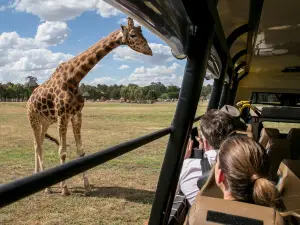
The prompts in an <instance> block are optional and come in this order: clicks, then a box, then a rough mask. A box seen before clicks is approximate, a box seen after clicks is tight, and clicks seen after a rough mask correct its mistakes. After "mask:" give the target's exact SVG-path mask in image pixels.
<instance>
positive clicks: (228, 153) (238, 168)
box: [215, 136, 280, 208]
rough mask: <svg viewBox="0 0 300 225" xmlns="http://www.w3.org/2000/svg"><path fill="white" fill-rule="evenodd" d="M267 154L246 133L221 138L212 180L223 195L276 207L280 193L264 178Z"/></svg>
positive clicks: (227, 197) (267, 166) (232, 198)
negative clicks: (222, 140)
mask: <svg viewBox="0 0 300 225" xmlns="http://www.w3.org/2000/svg"><path fill="white" fill-rule="evenodd" d="M269 168H270V162H269V157H268V155H267V153H266V151H265V149H263V147H261V145H259V144H258V143H257V142H255V141H254V140H253V139H251V138H248V137H246V136H233V137H229V138H228V139H227V140H225V141H224V142H223V143H222V145H221V147H220V152H219V155H218V158H217V163H216V165H215V180H216V184H217V185H218V187H219V188H220V189H221V190H222V192H223V194H224V199H228V200H237V201H242V202H248V203H254V204H257V205H262V206H270V207H274V208H278V203H279V202H280V201H279V200H280V196H279V194H278V192H277V189H276V186H275V185H274V184H273V183H272V182H271V181H269V180H268V179H267V177H268V173H269Z"/></svg>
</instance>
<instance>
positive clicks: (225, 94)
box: [219, 68, 233, 109]
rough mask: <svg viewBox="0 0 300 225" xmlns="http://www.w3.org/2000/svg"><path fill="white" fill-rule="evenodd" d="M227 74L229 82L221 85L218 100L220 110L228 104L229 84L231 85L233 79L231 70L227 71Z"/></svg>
mask: <svg viewBox="0 0 300 225" xmlns="http://www.w3.org/2000/svg"><path fill="white" fill-rule="evenodd" d="M227 74H228V76H229V81H228V83H224V85H223V89H222V94H221V99H220V103H219V109H221V108H222V107H223V106H224V105H225V104H228V95H229V90H230V84H231V80H232V77H233V71H232V69H231V68H228V69H227Z"/></svg>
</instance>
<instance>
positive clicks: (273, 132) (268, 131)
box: [258, 128, 280, 148]
mask: <svg viewBox="0 0 300 225" xmlns="http://www.w3.org/2000/svg"><path fill="white" fill-rule="evenodd" d="M279 137H280V133H279V130H278V129H275V128H263V129H262V130H261V133H260V138H259V141H258V142H259V143H260V144H261V145H262V146H263V147H264V148H266V147H267V145H268V142H269V140H270V138H279Z"/></svg>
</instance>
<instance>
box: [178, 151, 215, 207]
mask: <svg viewBox="0 0 300 225" xmlns="http://www.w3.org/2000/svg"><path fill="white" fill-rule="evenodd" d="M217 153H218V150H209V151H206V152H205V153H204V154H205V155H206V157H207V158H208V162H209V164H210V165H211V166H212V165H213V164H214V163H215V162H216V156H217ZM200 160H201V159H195V158H192V159H190V158H188V159H185V160H184V161H183V165H182V169H181V172H180V176H179V189H180V190H181V191H182V193H183V194H184V195H185V197H186V198H187V200H188V202H189V203H190V204H191V205H192V204H193V202H194V201H195V198H196V195H197V193H198V191H199V188H198V186H197V181H198V179H199V178H200V177H201V176H202V168H201V165H200Z"/></svg>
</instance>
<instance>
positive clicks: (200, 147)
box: [196, 136, 204, 149]
mask: <svg viewBox="0 0 300 225" xmlns="http://www.w3.org/2000/svg"><path fill="white" fill-rule="evenodd" d="M196 140H197V141H198V142H199V149H203V147H204V144H203V140H202V138H200V137H198V136H196Z"/></svg>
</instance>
